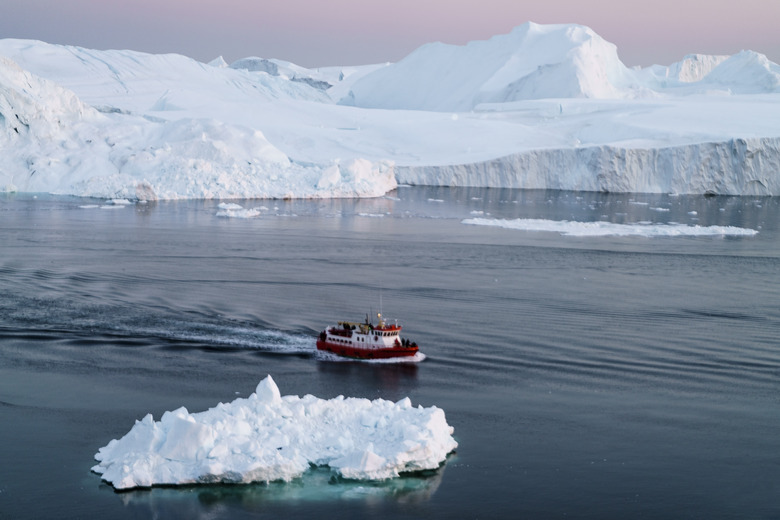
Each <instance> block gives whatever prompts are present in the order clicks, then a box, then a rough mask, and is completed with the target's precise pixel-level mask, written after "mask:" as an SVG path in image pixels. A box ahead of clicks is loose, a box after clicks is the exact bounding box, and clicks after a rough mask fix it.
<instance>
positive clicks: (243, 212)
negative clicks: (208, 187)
mask: <svg viewBox="0 0 780 520" xmlns="http://www.w3.org/2000/svg"><path fill="white" fill-rule="evenodd" d="M217 216H218V217H232V218H254V217H257V216H260V210H259V209H258V208H249V209H247V208H244V207H243V206H241V205H240V204H235V203H229V202H223V203H221V204H220V205H219V211H217Z"/></svg>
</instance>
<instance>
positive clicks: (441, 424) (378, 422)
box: [92, 376, 457, 489]
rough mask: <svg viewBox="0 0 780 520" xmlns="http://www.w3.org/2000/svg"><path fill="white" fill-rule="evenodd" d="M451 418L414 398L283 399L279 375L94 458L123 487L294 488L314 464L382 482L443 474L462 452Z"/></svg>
mask: <svg viewBox="0 0 780 520" xmlns="http://www.w3.org/2000/svg"><path fill="white" fill-rule="evenodd" d="M452 433H453V428H452V427H451V426H450V425H448V424H447V421H446V419H445V415H444V411H443V410H441V409H440V408H437V407H435V406H431V407H429V408H423V407H422V406H418V407H416V408H415V407H413V406H412V404H411V402H410V400H409V398H408V397H407V398H405V399H402V400H400V401H399V402H397V403H393V402H391V401H386V400H383V399H375V400H373V401H369V400H368V399H358V398H344V397H342V396H339V397H336V398H334V399H329V400H323V399H319V398H317V397H314V396H312V395H306V396H304V397H302V398H301V397H298V396H291V395H288V396H284V397H282V396H281V394H280V392H279V388H278V387H277V386H276V383H275V382H274V381H273V379H272V378H271V376H268V377H266V378H265V379H264V380H263V381H261V382H260V384H258V386H257V389H256V391H255V393H253V394H252V395H250V396H249V397H248V398H246V399H244V398H239V399H236V400H235V401H233V402H231V403H227V404H224V403H221V404H219V405H217V406H216V407H214V408H211V409H209V410H207V411H204V412H199V413H189V412H188V411H187V410H186V409H185V408H179V409H178V410H174V411H171V412H165V413H164V414H163V416H162V418H161V420H160V421H154V419H153V418H152V416H151V414H149V415H147V416H146V417H144V418H143V419H142V420H140V421H136V423H135V425H134V426H133V427H132V429H131V430H130V431H129V432H128V433H127V434H126V435H125V436H124V437H122V438H121V439H119V440H116V439H114V440H112V441H111V442H109V443H108V445H106V446H104V447H102V448H100V450H99V451H98V453H97V454H96V455H95V459H96V460H98V461H99V463H98V464H97V465H95V466H94V467H93V468H92V471H94V472H96V473H99V474H100V475H101V476H102V478H103V480H105V481H107V482H109V483H111V484H112V485H113V486H114V487H115V488H116V489H130V488H136V487H150V486H154V485H179V484H199V483H250V482H271V481H277V480H280V481H290V480H292V479H294V478H296V477H299V476H301V475H302V474H303V473H304V472H305V471H306V470H308V469H309V468H310V467H311V466H326V465H327V466H329V467H330V468H331V469H332V470H333V471H334V472H336V473H337V474H339V475H341V476H342V477H344V478H348V479H361V480H383V479H389V478H393V477H397V476H399V474H401V473H405V472H415V471H422V470H431V469H436V468H438V467H439V466H440V465H441V464H442V463H443V462H444V460H445V458H446V456H447V455H448V454H449V453H450V452H452V451H453V450H454V449H455V448H456V447H457V442H456V441H455V439H454V438H453V437H452Z"/></svg>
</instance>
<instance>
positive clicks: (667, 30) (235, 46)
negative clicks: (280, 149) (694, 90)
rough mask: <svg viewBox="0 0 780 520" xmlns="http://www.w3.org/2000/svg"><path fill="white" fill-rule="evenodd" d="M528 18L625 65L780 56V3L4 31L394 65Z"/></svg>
mask: <svg viewBox="0 0 780 520" xmlns="http://www.w3.org/2000/svg"><path fill="white" fill-rule="evenodd" d="M527 21H533V22H536V23H578V24H582V25H587V26H589V27H590V28H591V29H593V30H594V31H596V33H598V34H599V35H601V37H602V38H604V39H605V40H607V41H609V42H612V43H614V44H615V45H616V46H617V49H618V55H619V56H620V58H621V60H622V61H623V63H625V64H626V65H628V66H635V65H639V66H648V65H653V64H661V65H669V64H671V63H673V62H675V61H679V60H680V59H682V57H683V56H685V55H686V54H690V53H703V54H734V53H737V52H739V51H741V50H748V49H749V50H753V51H756V52H760V53H762V54H766V55H767V56H768V57H769V59H770V60H772V61H774V62H776V63H777V62H780V31H778V29H777V27H778V24H779V23H780V0H740V2H734V0H651V1H636V0H533V1H526V0H381V1H380V0H219V1H215V0H122V1H120V2H113V1H111V0H2V4H1V8H0V38H24V39H34V40H42V41H45V42H48V43H57V44H67V45H78V46H81V47H87V48H92V49H132V50H136V51H143V52H150V53H168V52H174V53H179V54H184V55H186V56H189V57H191V58H195V59H197V60H200V61H204V62H208V61H211V60H212V59H214V58H217V57H218V56H223V57H224V59H225V60H226V61H228V63H230V62H232V61H235V60H237V59H239V58H245V57H249V56H259V57H263V58H278V59H282V60H287V61H291V62H294V63H297V64H299V65H302V66H305V67H321V66H331V65H365V64H370V63H383V62H395V61H399V60H400V59H401V58H403V57H404V56H406V55H407V54H409V53H410V52H412V51H413V50H414V49H416V48H417V47H419V46H420V45H423V44H425V43H429V42H435V41H441V42H444V43H450V44H457V45H462V44H465V43H467V42H469V41H472V40H485V39H488V38H490V37H491V36H494V35H497V34H505V33H508V32H509V31H511V30H512V28H514V27H516V26H518V25H522V24H523V23H525V22H527Z"/></svg>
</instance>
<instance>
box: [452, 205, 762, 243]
mask: <svg viewBox="0 0 780 520" xmlns="http://www.w3.org/2000/svg"><path fill="white" fill-rule="evenodd" d="M659 210H660V209H659ZM660 211H663V210H660ZM688 214H689V215H690V216H695V215H696V212H695V211H691V212H689V213H688ZM462 223H463V224H469V225H474V226H493V227H500V228H505V229H515V230H520V231H547V232H552V233H559V234H561V235H563V236H574V237H598V236H642V237H682V236H687V237H698V236H754V235H757V234H758V231H756V230H754V229H747V228H740V227H734V226H688V225H685V224H650V223H636V224H615V223H612V222H575V221H565V220H544V219H514V220H506V219H488V218H471V219H464V220H463V221H462Z"/></svg>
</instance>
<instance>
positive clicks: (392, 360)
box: [314, 350, 427, 365]
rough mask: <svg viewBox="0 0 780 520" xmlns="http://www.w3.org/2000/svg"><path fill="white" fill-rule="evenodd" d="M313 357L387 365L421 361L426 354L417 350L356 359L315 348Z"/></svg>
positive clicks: (343, 361)
mask: <svg viewBox="0 0 780 520" xmlns="http://www.w3.org/2000/svg"><path fill="white" fill-rule="evenodd" d="M314 357H315V359H317V360H318V361H332V362H336V363H350V362H355V363H371V364H380V365H389V364H405V363H421V362H422V361H425V359H426V357H427V356H426V355H425V354H423V353H422V352H417V353H416V354H415V355H413V356H405V357H396V358H386V359H357V358H347V357H343V356H339V355H337V354H334V353H332V352H327V351H325V350H317V351H316V352H315V354H314Z"/></svg>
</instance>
